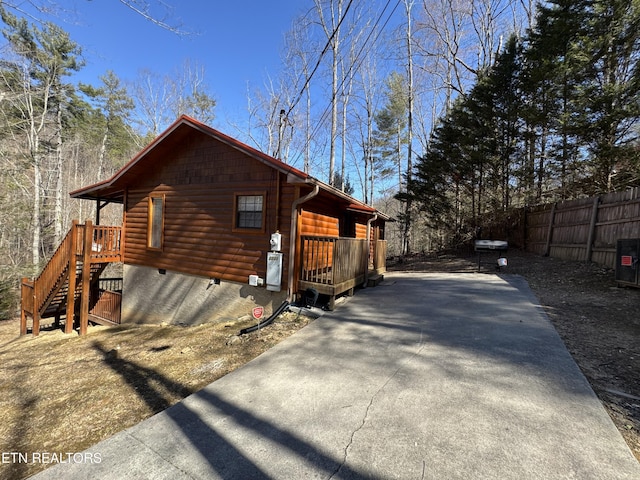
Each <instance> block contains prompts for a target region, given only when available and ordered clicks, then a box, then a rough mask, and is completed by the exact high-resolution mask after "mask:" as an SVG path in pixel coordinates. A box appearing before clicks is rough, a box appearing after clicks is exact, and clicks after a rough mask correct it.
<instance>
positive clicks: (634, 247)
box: [616, 238, 640, 287]
mask: <svg viewBox="0 0 640 480" xmlns="http://www.w3.org/2000/svg"><path fill="white" fill-rule="evenodd" d="M639 255H640V238H625V239H622V240H618V244H617V246H616V282H617V283H618V285H626V286H630V287H640V263H638V257H639Z"/></svg>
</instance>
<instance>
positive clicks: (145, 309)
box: [122, 265, 286, 325]
mask: <svg viewBox="0 0 640 480" xmlns="http://www.w3.org/2000/svg"><path fill="white" fill-rule="evenodd" d="M285 298H286V292H269V291H267V290H266V289H265V288H264V287H251V286H249V285H248V284H241V283H235V282H226V281H221V282H220V284H218V285H215V284H214V285H212V284H211V282H210V279H209V278H203V277H197V276H194V275H186V274H183V273H177V272H171V271H168V270H167V271H166V273H161V272H160V271H159V270H158V269H156V268H149V267H140V266H136V265H124V272H123V291H122V323H158V324H159V323H163V322H164V323H169V324H175V325H199V324H202V323H211V322H225V321H229V320H236V319H237V318H240V317H242V316H244V315H247V314H251V310H252V308H254V307H256V306H262V307H264V309H265V316H267V315H269V314H270V313H271V312H273V311H274V310H275V309H276V308H278V306H279V305H280V304H281V303H282V302H283V301H284V300H285Z"/></svg>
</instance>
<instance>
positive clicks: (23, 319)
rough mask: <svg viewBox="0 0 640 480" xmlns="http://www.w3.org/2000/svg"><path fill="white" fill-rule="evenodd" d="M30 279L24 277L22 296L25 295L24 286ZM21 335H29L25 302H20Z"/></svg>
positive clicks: (21, 285) (21, 287)
mask: <svg viewBox="0 0 640 480" xmlns="http://www.w3.org/2000/svg"><path fill="white" fill-rule="evenodd" d="M28 281H29V279H28V278H27V277H22V281H21V282H20V290H21V293H22V295H24V287H23V285H24V284H25V283H27V282H28ZM20 304H21V305H20V335H26V334H27V312H25V310H24V300H22V301H21V302H20Z"/></svg>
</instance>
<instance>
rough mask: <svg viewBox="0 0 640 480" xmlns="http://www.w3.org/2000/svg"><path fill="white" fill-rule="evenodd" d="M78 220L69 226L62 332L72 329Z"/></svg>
mask: <svg viewBox="0 0 640 480" xmlns="http://www.w3.org/2000/svg"><path fill="white" fill-rule="evenodd" d="M77 242H78V221H77V220H74V221H73V223H72V226H71V247H70V249H69V250H70V253H69V290H68V291H67V313H66V315H67V318H66V320H65V323H64V333H71V332H72V331H73V323H74V320H75V315H76V278H77V269H78V260H77V251H76V250H77V248H78V245H77Z"/></svg>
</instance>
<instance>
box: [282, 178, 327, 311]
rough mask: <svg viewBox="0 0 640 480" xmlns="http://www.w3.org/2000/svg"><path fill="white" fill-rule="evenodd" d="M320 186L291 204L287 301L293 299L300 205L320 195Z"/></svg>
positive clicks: (316, 186)
mask: <svg viewBox="0 0 640 480" xmlns="http://www.w3.org/2000/svg"><path fill="white" fill-rule="evenodd" d="M319 191H320V186H319V185H315V186H314V188H313V191H311V192H309V193H307V194H306V195H305V196H304V197H300V198H297V199H296V200H294V202H293V205H292V206H291V236H290V238H289V275H288V278H287V282H288V283H287V302H292V301H293V293H294V292H293V274H294V271H293V270H294V268H295V259H296V243H297V239H298V206H299V205H300V204H302V203H304V202H306V201H308V200H311V199H312V198H313V197H315V196H316V195H318V192H319Z"/></svg>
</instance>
